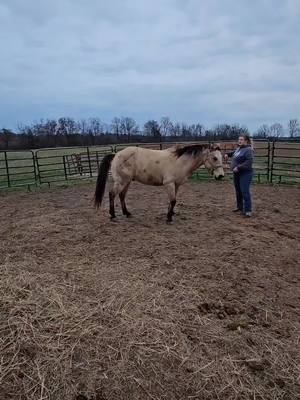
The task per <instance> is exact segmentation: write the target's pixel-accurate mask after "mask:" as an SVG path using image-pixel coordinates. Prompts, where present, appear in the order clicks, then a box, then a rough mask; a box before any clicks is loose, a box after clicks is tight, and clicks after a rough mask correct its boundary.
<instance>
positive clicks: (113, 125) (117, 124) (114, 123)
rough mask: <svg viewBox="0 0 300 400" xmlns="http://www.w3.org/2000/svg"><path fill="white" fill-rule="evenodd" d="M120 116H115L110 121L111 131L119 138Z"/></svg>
mask: <svg viewBox="0 0 300 400" xmlns="http://www.w3.org/2000/svg"><path fill="white" fill-rule="evenodd" d="M121 122H122V121H121V118H118V117H115V118H114V119H113V120H112V121H111V125H110V126H111V132H112V133H114V134H115V135H116V136H117V138H119V136H120V134H121V130H122V129H121Z"/></svg>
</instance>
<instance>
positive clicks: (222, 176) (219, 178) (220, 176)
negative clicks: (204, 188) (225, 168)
mask: <svg viewBox="0 0 300 400" xmlns="http://www.w3.org/2000/svg"><path fill="white" fill-rule="evenodd" d="M223 178H224V175H218V176H215V179H216V180H217V181H221V180H222V179H223Z"/></svg>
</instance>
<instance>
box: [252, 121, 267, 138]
mask: <svg viewBox="0 0 300 400" xmlns="http://www.w3.org/2000/svg"><path fill="white" fill-rule="evenodd" d="M255 136H256V137H257V138H260V139H266V138H268V137H269V136H270V128H269V126H268V125H266V124H264V125H261V126H260V127H259V128H258V129H257V131H256V134H255Z"/></svg>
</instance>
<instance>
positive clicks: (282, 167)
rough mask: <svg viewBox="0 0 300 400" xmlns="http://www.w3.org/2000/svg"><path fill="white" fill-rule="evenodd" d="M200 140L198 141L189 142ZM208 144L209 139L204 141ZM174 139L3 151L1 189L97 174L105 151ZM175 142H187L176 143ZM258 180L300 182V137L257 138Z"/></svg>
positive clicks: (225, 147) (229, 146)
mask: <svg viewBox="0 0 300 400" xmlns="http://www.w3.org/2000/svg"><path fill="white" fill-rule="evenodd" d="M192 143H199V141H197V142H189V144H192ZM201 143H203V144H208V143H209V142H207V141H201ZM174 144H175V143H171V142H170V143H169V142H162V143H130V144H119V145H115V146H92V147H66V148H50V149H40V150H36V151H0V189H4V190H5V189H9V188H16V187H20V186H23V187H24V186H25V187H28V189H30V187H31V186H32V185H35V186H41V185H44V184H46V185H49V186H50V185H51V184H56V183H60V182H68V181H76V180H82V179H91V178H95V177H96V176H97V173H98V168H99V165H100V163H101V160H102V158H103V157H104V156H105V154H109V153H116V152H118V151H120V150H122V149H123V148H125V147H127V146H128V145H130V146H138V147H146V148H150V149H155V150H158V149H166V148H168V147H170V146H174ZM176 144H181V145H184V144H187V142H184V143H182V142H181V143H176ZM220 147H221V150H222V152H228V151H232V150H234V148H235V147H236V143H235V142H233V141H222V142H220ZM254 150H255V160H254V171H255V181H256V182H258V183H276V184H280V183H281V184H282V183H287V184H299V183H300V141H266V140H256V141H255V142H254ZM224 167H225V171H226V176H227V177H229V178H230V177H231V174H232V173H231V171H230V166H229V163H226V164H225V165H224ZM192 178H194V179H201V180H208V179H212V177H211V176H210V175H209V174H208V173H207V171H206V169H205V168H203V167H201V168H199V169H198V170H197V171H195V173H194V174H193V177H192Z"/></svg>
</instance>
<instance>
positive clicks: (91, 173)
mask: <svg viewBox="0 0 300 400" xmlns="http://www.w3.org/2000/svg"><path fill="white" fill-rule="evenodd" d="M86 150H87V156H88V160H89V170H90V177H91V178H92V177H93V172H92V165H91V157H90V149H89V147H87V148H86Z"/></svg>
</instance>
